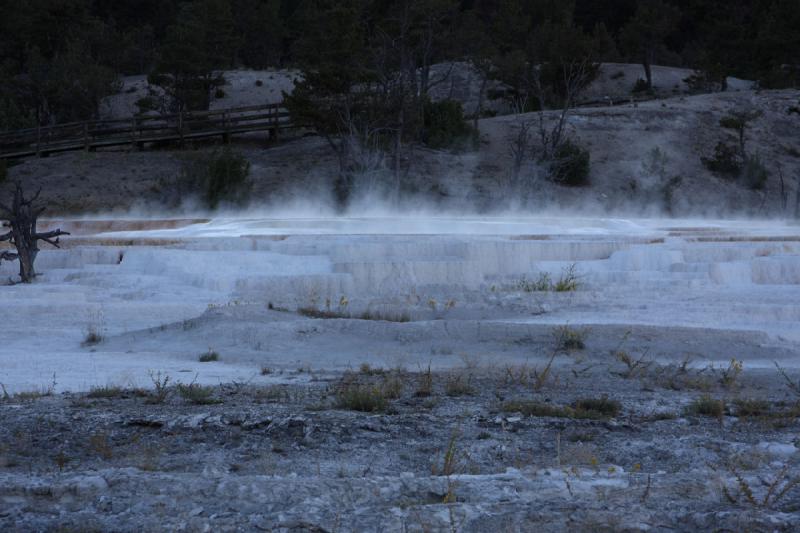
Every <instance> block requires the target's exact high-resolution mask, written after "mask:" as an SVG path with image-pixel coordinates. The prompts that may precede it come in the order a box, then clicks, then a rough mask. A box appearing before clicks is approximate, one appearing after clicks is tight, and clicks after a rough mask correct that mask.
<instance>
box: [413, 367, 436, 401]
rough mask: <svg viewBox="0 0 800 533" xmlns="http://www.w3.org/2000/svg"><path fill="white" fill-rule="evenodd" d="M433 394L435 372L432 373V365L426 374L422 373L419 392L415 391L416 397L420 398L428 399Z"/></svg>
mask: <svg viewBox="0 0 800 533" xmlns="http://www.w3.org/2000/svg"><path fill="white" fill-rule="evenodd" d="M432 394H433V372H431V365H428V369H427V370H426V371H424V372H420V374H419V379H418V382H417V390H415V391H414V396H416V397H418V398H427V397H428V396H431V395H432Z"/></svg>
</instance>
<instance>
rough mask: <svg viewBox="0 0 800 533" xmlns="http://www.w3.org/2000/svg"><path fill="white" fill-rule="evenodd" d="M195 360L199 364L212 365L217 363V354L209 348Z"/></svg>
mask: <svg viewBox="0 0 800 533" xmlns="http://www.w3.org/2000/svg"><path fill="white" fill-rule="evenodd" d="M197 360H198V361H200V362H201V363H212V362H215V361H219V354H218V353H217V352H215V351H214V350H212V349H211V348H209V349H208V351H207V352H206V353H203V354H200V357H199V358H198V359H197Z"/></svg>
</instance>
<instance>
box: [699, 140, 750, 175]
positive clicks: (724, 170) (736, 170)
mask: <svg viewBox="0 0 800 533" xmlns="http://www.w3.org/2000/svg"><path fill="white" fill-rule="evenodd" d="M701 161H702V163H703V165H704V166H705V167H706V168H707V169H708V170H710V171H711V172H714V173H715V174H720V175H723V176H729V177H730V176H733V177H735V176H738V175H739V174H740V173H741V171H742V159H741V157H740V156H739V151H738V150H737V149H736V147H735V146H731V145H730V144H726V143H724V142H722V141H720V142H718V143H717V145H716V146H715V147H714V155H713V156H712V157H710V158H706V157H703V158H701Z"/></svg>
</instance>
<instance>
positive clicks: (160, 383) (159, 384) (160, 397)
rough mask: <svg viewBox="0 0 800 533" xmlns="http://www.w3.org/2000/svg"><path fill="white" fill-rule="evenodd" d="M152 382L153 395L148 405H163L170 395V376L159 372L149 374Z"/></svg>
mask: <svg viewBox="0 0 800 533" xmlns="http://www.w3.org/2000/svg"><path fill="white" fill-rule="evenodd" d="M148 374H149V376H150V381H151V382H152V383H153V394H152V395H151V396H150V398H149V399H148V400H147V403H152V404H161V403H164V401H166V399H167V395H168V394H169V375H167V374H162V373H161V372H160V371H159V372H153V371H152V370H151V371H150V372H149V373H148Z"/></svg>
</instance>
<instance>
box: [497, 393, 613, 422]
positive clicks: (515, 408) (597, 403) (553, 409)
mask: <svg viewBox="0 0 800 533" xmlns="http://www.w3.org/2000/svg"><path fill="white" fill-rule="evenodd" d="M502 409H503V411H505V412H507V413H521V414H522V415H524V416H533V417H551V418H575V419H595V420H596V419H603V418H613V417H615V416H617V415H618V414H619V413H620V412H621V410H622V405H621V404H620V403H619V402H618V401H616V400H609V399H608V398H606V397H603V398H586V399H581V400H578V401H576V402H575V403H574V404H573V405H572V406H560V405H554V404H551V403H544V402H539V401H534V400H515V401H509V402H506V403H504V404H503V406H502Z"/></svg>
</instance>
